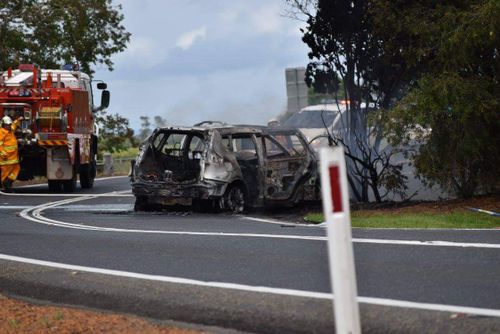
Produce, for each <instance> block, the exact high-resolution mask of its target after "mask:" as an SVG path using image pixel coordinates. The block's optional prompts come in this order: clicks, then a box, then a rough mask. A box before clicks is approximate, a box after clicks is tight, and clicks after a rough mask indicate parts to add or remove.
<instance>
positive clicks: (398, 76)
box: [287, 0, 410, 202]
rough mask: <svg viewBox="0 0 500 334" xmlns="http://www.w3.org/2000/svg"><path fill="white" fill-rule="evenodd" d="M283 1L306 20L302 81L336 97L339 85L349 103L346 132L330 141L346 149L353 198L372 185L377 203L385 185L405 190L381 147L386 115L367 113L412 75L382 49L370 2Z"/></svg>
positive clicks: (364, 195) (390, 152)
mask: <svg viewBox="0 0 500 334" xmlns="http://www.w3.org/2000/svg"><path fill="white" fill-rule="evenodd" d="M287 2H288V3H289V4H290V5H291V7H292V8H293V9H294V11H292V13H293V14H294V15H296V14H297V13H298V12H302V13H303V14H304V15H305V16H306V18H307V27H306V29H305V30H303V33H304V35H303V41H304V42H305V43H306V44H307V45H308V47H309V49H310V51H309V54H308V55H309V59H310V63H309V64H308V66H307V70H306V77H307V78H306V82H307V83H308V85H309V86H310V87H314V89H315V90H317V91H318V92H320V93H328V94H331V95H333V96H334V98H335V100H337V101H338V99H339V91H338V90H339V88H342V89H343V92H341V96H342V97H346V98H347V99H348V100H349V101H350V102H349V104H348V111H347V112H346V115H347V120H346V129H345V130H346V131H343V132H342V133H336V134H334V135H333V137H334V138H333V141H334V142H335V143H337V144H340V145H343V146H344V147H345V149H346V151H347V152H348V154H347V158H348V159H347V162H348V179H349V182H350V185H351V190H352V192H353V194H354V196H355V197H356V199H357V200H358V201H363V202H366V201H368V200H369V189H371V191H372V193H373V194H374V196H375V198H376V200H377V201H381V200H382V198H383V197H384V196H381V195H380V188H381V187H383V186H384V184H385V185H387V186H390V187H389V188H386V190H387V189H389V190H391V191H394V192H397V193H399V194H404V190H405V189H406V188H405V178H404V177H403V175H402V174H401V172H400V168H398V167H396V166H393V164H392V160H391V157H393V156H394V155H395V154H396V153H397V151H396V150H395V149H393V148H392V147H390V146H387V145H384V146H382V145H381V144H382V138H383V136H384V131H383V130H384V123H383V121H384V120H385V118H377V117H372V116H371V114H372V113H374V111H375V110H378V109H387V108H388V107H389V106H390V105H391V103H392V102H393V100H394V97H395V96H397V95H398V94H399V91H400V89H401V86H402V85H401V82H402V80H403V79H404V78H406V77H407V76H408V75H410V73H409V72H408V71H407V67H406V66H404V65H405V64H404V63H403V61H402V59H396V57H394V56H392V55H391V54H388V53H385V52H384V44H383V42H382V41H381V40H380V38H378V36H377V35H376V34H375V29H374V27H373V19H372V16H371V13H370V11H369V9H370V5H371V1H369V0H363V1H346V0H316V1H309V0H302V1H301V0H287ZM311 9H312V10H311ZM341 83H342V84H341Z"/></svg>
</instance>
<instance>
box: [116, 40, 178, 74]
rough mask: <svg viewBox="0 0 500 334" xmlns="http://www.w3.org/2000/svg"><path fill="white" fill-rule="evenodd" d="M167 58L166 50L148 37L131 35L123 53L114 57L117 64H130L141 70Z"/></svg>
mask: <svg viewBox="0 0 500 334" xmlns="http://www.w3.org/2000/svg"><path fill="white" fill-rule="evenodd" d="M167 57H168V50H167V48H166V47H162V46H161V45H159V43H157V42H155V41H154V40H153V39H152V38H149V37H140V36H138V37H136V36H134V35H132V38H131V40H130V45H129V46H128V48H127V49H126V50H125V52H123V53H120V54H118V55H117V56H116V58H115V60H116V62H117V64H124V63H129V64H130V63H131V64H132V65H133V66H137V67H138V68H141V69H150V68H153V67H154V66H156V65H158V64H161V63H162V62H164V61H165V60H166V59H167Z"/></svg>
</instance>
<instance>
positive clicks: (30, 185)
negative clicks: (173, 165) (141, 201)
mask: <svg viewBox="0 0 500 334" xmlns="http://www.w3.org/2000/svg"><path fill="white" fill-rule="evenodd" d="M124 177H128V176H127V175H118V176H106V177H100V178H95V179H94V181H105V180H111V179H119V178H124ZM78 183H80V181H78ZM40 186H42V187H43V186H47V182H44V183H36V184H27V185H24V186H19V187H15V188H14V189H17V188H19V189H22V188H36V187H40Z"/></svg>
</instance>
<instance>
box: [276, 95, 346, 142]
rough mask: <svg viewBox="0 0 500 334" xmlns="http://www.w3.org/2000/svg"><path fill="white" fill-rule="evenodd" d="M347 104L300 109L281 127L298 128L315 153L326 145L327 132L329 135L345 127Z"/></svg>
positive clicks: (343, 102) (320, 105) (341, 102)
mask: <svg viewBox="0 0 500 334" xmlns="http://www.w3.org/2000/svg"><path fill="white" fill-rule="evenodd" d="M346 110H347V102H346V101H345V100H342V101H339V103H338V104H336V103H333V104H317V105H313V106H308V107H305V108H303V109H301V110H300V111H299V112H297V113H295V114H293V115H292V116H291V117H290V118H289V119H287V120H286V121H285V122H284V123H283V126H284V127H287V128H298V129H300V130H301V131H302V133H303V134H304V136H305V137H306V138H307V141H308V142H309V143H310V144H311V146H312V148H313V149H314V150H315V151H318V150H319V147H322V146H327V145H328V132H327V128H328V131H329V132H330V134H332V133H335V132H337V131H339V130H340V129H343V128H344V129H345V128H346V127H347V123H346V122H347V117H346Z"/></svg>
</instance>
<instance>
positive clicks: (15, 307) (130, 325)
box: [0, 295, 207, 334]
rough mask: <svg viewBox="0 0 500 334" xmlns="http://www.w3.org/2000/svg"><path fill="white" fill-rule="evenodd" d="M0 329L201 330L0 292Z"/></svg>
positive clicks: (185, 333)
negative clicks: (31, 300) (45, 303)
mask: <svg viewBox="0 0 500 334" xmlns="http://www.w3.org/2000/svg"><path fill="white" fill-rule="evenodd" d="M0 333H5V334H18V333H37V334H38V333H41V334H45V333H58V334H66V333H68V334H69V333H71V334H77V333H89V334H90V333H93V334H101V333H102V334H104V333H106V334H122V333H148V334H166V333H169V334H199V333H207V332H201V331H196V330H190V329H182V328H175V327H167V326H163V325H160V324H155V323H152V322H150V321H148V320H145V319H142V318H139V317H134V316H125V315H118V314H112V313H99V312H94V311H88V310H80V309H76V308H67V307H55V306H42V305H33V304H29V303H26V302H23V301H18V300H15V299H11V298H7V297H5V296H2V295H0Z"/></svg>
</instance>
